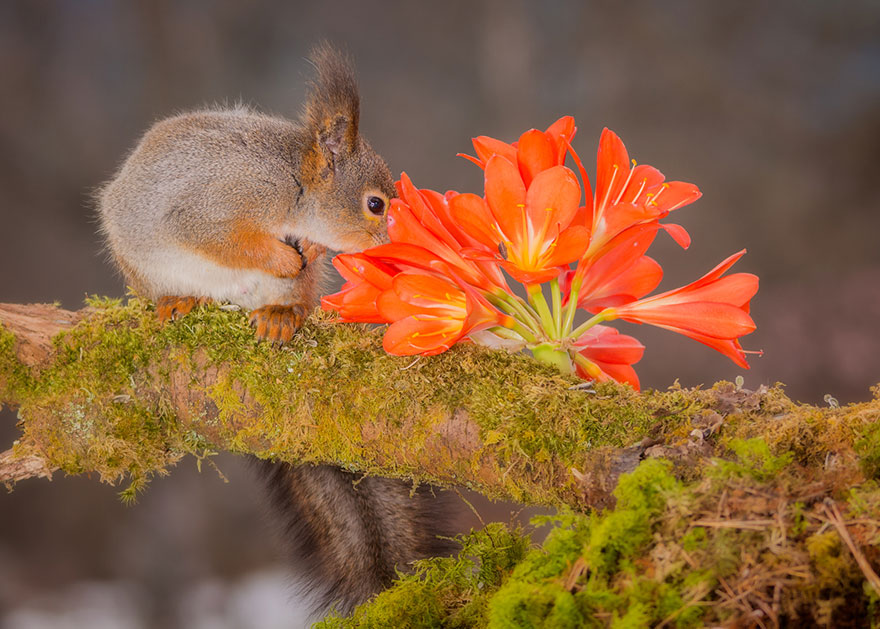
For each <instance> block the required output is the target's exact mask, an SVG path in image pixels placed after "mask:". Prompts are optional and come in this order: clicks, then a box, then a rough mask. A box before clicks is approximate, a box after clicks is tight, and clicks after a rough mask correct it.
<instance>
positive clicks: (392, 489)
mask: <svg viewBox="0 0 880 629" xmlns="http://www.w3.org/2000/svg"><path fill="white" fill-rule="evenodd" d="M258 464H259V472H260V475H261V476H262V477H263V478H264V480H265V481H266V483H267V486H268V488H269V495H270V499H271V502H272V505H273V507H274V510H275V512H276V513H277V516H278V523H279V524H280V525H281V529H282V530H281V533H282V537H283V539H284V541H285V543H286V545H287V546H288V552H289V553H290V555H291V559H292V560H293V563H294V566H295V567H296V570H297V572H299V573H301V574H302V575H303V577H304V579H303V581H304V585H303V588H304V593H305V594H307V595H309V596H310V597H312V598H314V600H315V604H314V610H313V611H315V612H317V611H319V610H325V609H328V608H330V607H331V606H333V607H334V608H335V609H336V610H337V611H339V612H340V613H343V614H347V613H350V612H351V610H352V609H353V608H354V607H355V606H356V605H358V604H359V603H361V602H363V601H365V600H366V599H367V598H369V597H370V596H371V595H373V594H375V593H376V592H379V591H380V590H382V589H384V588H386V587H387V586H388V585H389V584H390V583H391V581H392V579H393V578H394V576H395V574H396V571H397V570H403V571H405V570H407V569H408V568H409V564H410V562H412V561H414V560H416V559H424V558H426V557H435V556H441V555H448V554H451V553H452V552H453V551H454V550H456V549H457V548H458V544H457V543H456V542H455V541H454V540H451V539H449V537H450V536H451V535H453V534H454V529H453V528H452V524H453V523H452V522H451V521H450V520H451V519H452V518H450V514H451V513H453V512H454V509H452V508H450V507H451V505H450V504H449V503H450V496H449V495H448V494H443V493H437V494H435V493H434V491H433V489H432V488H431V487H427V486H421V487H418V488H417V489H416V490H415V491H413V488H412V485H411V484H410V483H407V482H404V481H400V480H394V479H387V478H374V477H363V478H361V477H360V476H357V475H355V474H352V473H350V472H346V471H343V470H341V469H339V468H336V467H333V466H329V465H317V466H312V465H298V466H292V465H289V464H287V463H270V462H265V461H259V462H258Z"/></svg>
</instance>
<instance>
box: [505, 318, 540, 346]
mask: <svg viewBox="0 0 880 629" xmlns="http://www.w3.org/2000/svg"><path fill="white" fill-rule="evenodd" d="M512 329H513V331H514V332H516V333H517V334H519V336H520V338H521V339H525V340H526V341H527V342H529V343H537V342H538V337H536V336H535V335H534V334H532V331H531V330H529V329H528V328H527V327H526V326H524V325H522V324H520V323H518V322H517V323H514V324H513V328H512ZM499 336H501V335H500V334H499ZM507 338H513V337H507Z"/></svg>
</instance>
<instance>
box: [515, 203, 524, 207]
mask: <svg viewBox="0 0 880 629" xmlns="http://www.w3.org/2000/svg"><path fill="white" fill-rule="evenodd" d="M525 206H526V204H525V203H517V204H516V207H525Z"/></svg>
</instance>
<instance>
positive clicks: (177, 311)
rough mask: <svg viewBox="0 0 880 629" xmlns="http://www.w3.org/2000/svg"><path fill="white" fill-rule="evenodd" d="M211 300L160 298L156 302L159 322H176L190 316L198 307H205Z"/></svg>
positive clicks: (203, 298) (204, 298) (205, 298)
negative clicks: (187, 315) (184, 316)
mask: <svg viewBox="0 0 880 629" xmlns="http://www.w3.org/2000/svg"><path fill="white" fill-rule="evenodd" d="M210 301H211V300H210V299H209V298H208V297H159V299H157V300H156V314H157V315H159V321H161V322H163V323H164V322H165V321H168V320H171V321H175V320H177V319H180V318H181V317H182V316H183V315H185V314H188V313H189V312H190V311H191V310H192V309H193V308H195V307H196V306H204V305H205V304H207V303H209V302H210Z"/></svg>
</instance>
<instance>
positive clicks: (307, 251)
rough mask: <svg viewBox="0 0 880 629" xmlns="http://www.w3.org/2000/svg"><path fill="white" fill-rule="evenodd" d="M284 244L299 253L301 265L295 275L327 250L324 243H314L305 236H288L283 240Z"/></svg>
mask: <svg viewBox="0 0 880 629" xmlns="http://www.w3.org/2000/svg"><path fill="white" fill-rule="evenodd" d="M284 244H286V245H287V246H288V247H292V248H293V249H294V250H296V252H297V253H298V254H299V255H300V258H301V266H300V268H299V271H297V275H298V274H299V272H301V271H304V270H305V269H306V267H307V266H308V265H309V264H311V263H312V262H314V261H315V260H317V259H318V257H319V256H321V255H323V254H324V253H326V252H327V247H325V246H324V245H319V244H316V243H314V242H312V241H311V240H307V239H305V238H292V237H288V238H286V239H285V240H284Z"/></svg>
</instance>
